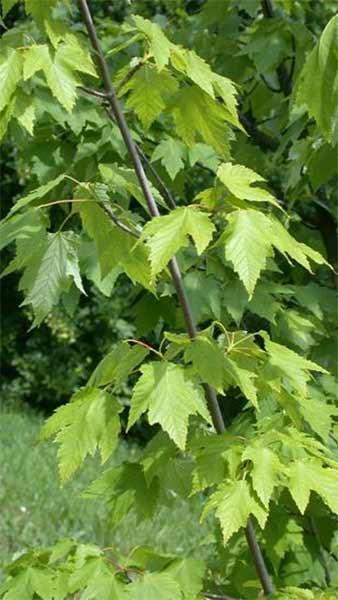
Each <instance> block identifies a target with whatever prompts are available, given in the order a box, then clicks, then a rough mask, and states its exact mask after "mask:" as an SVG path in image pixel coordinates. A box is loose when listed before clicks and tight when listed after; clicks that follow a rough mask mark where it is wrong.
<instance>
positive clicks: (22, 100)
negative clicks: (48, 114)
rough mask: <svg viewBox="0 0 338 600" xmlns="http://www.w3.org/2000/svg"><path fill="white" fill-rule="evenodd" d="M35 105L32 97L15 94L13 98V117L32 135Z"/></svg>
mask: <svg viewBox="0 0 338 600" xmlns="http://www.w3.org/2000/svg"><path fill="white" fill-rule="evenodd" d="M35 110H36V104H35V101H34V97H33V96H28V95H27V94H23V93H21V94H17V95H16V98H15V108H14V117H15V118H16V119H17V120H18V121H19V123H20V124H21V125H22V126H23V127H24V128H25V129H27V131H28V133H30V134H31V135H33V127H34V122H35V119H36V114H35Z"/></svg>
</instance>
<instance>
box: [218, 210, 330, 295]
mask: <svg viewBox="0 0 338 600" xmlns="http://www.w3.org/2000/svg"><path fill="white" fill-rule="evenodd" d="M228 222H229V224H228V227H227V228H226V229H225V232H224V235H223V240H224V241H225V258H226V259H227V260H230V261H231V262H232V263H233V265H234V269H235V271H236V272H237V273H238V275H239V277H240V279H241V281H242V282H243V284H244V286H245V287H246V289H247V291H248V293H249V296H250V298H251V297H252V294H253V291H254V289H255V286H256V283H257V280H258V277H259V275H260V272H261V271H262V270H263V269H264V268H265V266H266V261H267V258H268V257H270V256H272V253H273V247H275V248H276V249H277V250H279V252H281V253H282V254H284V256H285V257H286V258H287V259H288V258H290V259H291V260H292V259H293V260H295V261H296V262H298V263H299V264H301V265H302V266H303V267H304V268H305V269H307V270H308V271H310V272H311V266H310V263H309V259H311V260H313V261H314V262H316V263H318V264H327V263H326V261H325V259H324V258H323V257H322V256H321V255H320V254H319V252H316V251H315V250H313V249H312V248H310V247H309V246H306V244H302V243H300V242H297V240H295V239H294V238H293V237H292V236H291V235H290V234H289V232H288V231H287V230H286V229H285V227H283V225H282V224H281V223H280V222H279V221H277V220H276V219H274V218H273V217H269V216H267V215H264V214H263V213H261V212H259V211H257V210H252V209H247V210H242V209H241V210H237V211H234V212H232V213H230V215H229V216H228Z"/></svg>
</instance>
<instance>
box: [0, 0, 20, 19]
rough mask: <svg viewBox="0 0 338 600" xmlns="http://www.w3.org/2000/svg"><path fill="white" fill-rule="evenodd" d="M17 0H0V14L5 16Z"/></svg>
mask: <svg viewBox="0 0 338 600" xmlns="http://www.w3.org/2000/svg"><path fill="white" fill-rule="evenodd" d="M17 2H19V0H2V16H3V17H5V16H6V15H7V13H8V12H9V11H10V10H11V8H13V6H15V4H17Z"/></svg>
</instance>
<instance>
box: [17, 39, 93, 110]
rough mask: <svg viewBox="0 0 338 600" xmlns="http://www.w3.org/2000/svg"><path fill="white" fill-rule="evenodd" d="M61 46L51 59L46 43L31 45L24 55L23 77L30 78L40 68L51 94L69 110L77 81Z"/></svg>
mask: <svg viewBox="0 0 338 600" xmlns="http://www.w3.org/2000/svg"><path fill="white" fill-rule="evenodd" d="M62 48H63V46H59V47H58V49H57V51H56V53H55V56H54V58H53V59H52V58H51V55H50V52H49V49H48V46H47V45H34V46H31V47H30V48H29V50H28V51H27V53H26V56H25V64H24V79H25V80H27V79H30V78H31V77H33V75H34V74H35V73H36V72H38V71H40V70H42V71H43V72H44V75H45V77H46V80H47V84H48V86H49V88H50V89H51V92H52V94H53V95H54V96H55V98H56V99H57V100H58V101H59V102H60V104H62V106H63V107H64V108H65V109H66V110H67V111H68V112H70V111H71V110H72V108H73V107H74V104H75V99H76V86H77V85H78V84H79V81H78V79H77V78H76V77H75V75H74V65H72V69H70V68H69V60H68V62H67V61H65V54H66V56H68V55H67V52H66V51H65V50H64V49H62ZM68 54H69V52H68ZM77 70H79V65H78V66H77ZM80 70H82V68H81V69H80Z"/></svg>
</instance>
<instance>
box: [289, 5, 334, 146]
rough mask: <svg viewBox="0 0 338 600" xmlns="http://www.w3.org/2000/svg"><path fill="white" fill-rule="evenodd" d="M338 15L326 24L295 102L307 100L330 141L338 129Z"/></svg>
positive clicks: (301, 78)
mask: <svg viewBox="0 0 338 600" xmlns="http://www.w3.org/2000/svg"><path fill="white" fill-rule="evenodd" d="M337 73H338V16H337V15H336V16H334V17H333V18H332V19H331V20H330V21H329V23H328V24H327V26H326V27H325V29H324V31H323V33H322V35H321V37H320V39H319V41H318V43H317V45H316V47H315V48H314V49H313V50H312V52H311V53H310V55H309V56H308V58H307V61H306V63H305V65H304V67H303V70H302V72H301V74H300V76H299V81H298V85H297V89H296V103H297V104H298V105H302V104H305V105H306V107H307V110H308V112H309V115H310V116H311V117H314V118H315V120H316V122H317V124H318V126H319V127H320V129H321V130H322V132H323V134H324V136H325V137H326V139H327V140H328V142H331V143H333V142H334V140H335V139H336V136H337V132H338V119H337V105H338V85H337V83H338V75H337Z"/></svg>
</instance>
